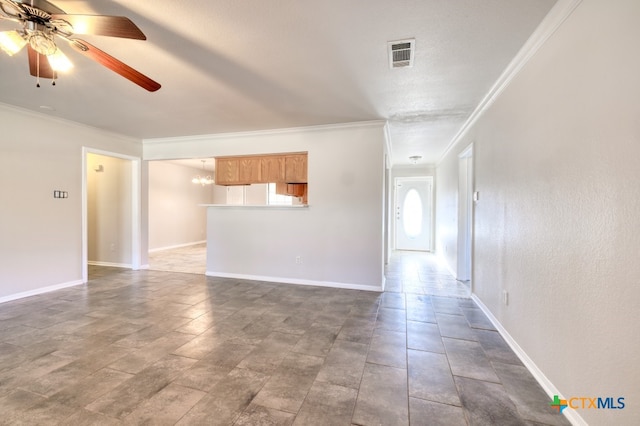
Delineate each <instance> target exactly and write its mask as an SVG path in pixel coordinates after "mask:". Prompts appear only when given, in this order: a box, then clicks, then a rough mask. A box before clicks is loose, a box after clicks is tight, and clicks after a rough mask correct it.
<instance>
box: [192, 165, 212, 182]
mask: <svg viewBox="0 0 640 426" xmlns="http://www.w3.org/2000/svg"><path fill="white" fill-rule="evenodd" d="M200 161H202V176H200V175H195V176H194V177H193V179H191V182H192V183H195V184H200V185H202V186H205V185H211V184H212V183H213V179H212V178H211V175H206V176H205V174H206V170H205V169H204V163H205V162H206V161H207V160H200Z"/></svg>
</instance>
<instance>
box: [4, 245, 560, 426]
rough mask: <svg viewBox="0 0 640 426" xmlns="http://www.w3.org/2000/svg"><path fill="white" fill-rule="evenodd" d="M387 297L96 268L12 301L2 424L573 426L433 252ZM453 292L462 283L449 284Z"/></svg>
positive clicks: (393, 278)
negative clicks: (84, 278)
mask: <svg viewBox="0 0 640 426" xmlns="http://www.w3.org/2000/svg"><path fill="white" fill-rule="evenodd" d="M387 276H388V290H387V291H386V292H384V293H382V294H379V293H373V292H362V291H354V290H341V289H333V288H321V287H310V286H294V285H283V284H275V283H267V282H257V281H242V280H234V279H221V278H211V277H206V276H204V275H197V274H184V273H170V272H157V271H130V270H121V269H114V268H105V267H92V268H91V280H90V282H89V283H88V285H86V286H78V287H72V288H68V289H64V290H59V291H56V292H52V293H47V294H43V295H40V296H35V297H31V298H28V299H22V300H18V301H14V302H9V303H5V304H2V305H0V348H1V350H0V411H1V412H2V413H3V415H2V419H0V423H1V424H16V423H29V424H47V425H50V424H65V425H66V424H73V425H82V424H87V425H88V424H91V425H94V424H105V425H116V424H142V423H144V422H147V421H156V422H161V423H162V424H180V425H192V424H208V425H209V424H220V425H257V424H274V425H289V424H295V425H305V426H307V425H322V426H325V425H377V424H385V425H394V426H395V425H408V424H411V425H438V424H442V425H466V424H472V425H495V424H522V425H525V424H549V425H563V424H568V422H567V421H566V419H565V418H564V416H561V415H558V414H557V413H556V412H555V411H553V409H551V407H550V406H549V401H550V399H549V398H548V397H547V395H546V394H545V393H544V392H543V391H542V389H541V388H540V386H539V385H538V384H537V383H536V382H535V380H534V379H533V378H532V377H531V375H530V374H529V372H528V371H527V370H526V368H525V367H524V366H523V365H522V364H521V362H520V361H519V360H518V358H517V357H516V356H515V355H514V353H513V352H512V351H511V350H510V349H509V347H508V346H507V345H506V344H505V342H504V341H503V340H502V338H501V337H500V336H499V335H498V333H497V332H496V331H495V330H494V328H493V326H492V325H491V323H490V322H489V321H488V320H487V318H486V317H485V316H484V315H483V313H482V312H481V311H480V310H479V309H478V308H477V307H476V306H475V304H474V302H473V301H472V300H471V299H469V298H457V297H446V296H443V295H434V294H428V293H429V292H434V293H437V292H440V294H444V293H443V292H444V291H445V290H446V287H447V285H451V286H452V287H451V288H452V291H453V292H454V293H455V294H457V292H458V291H461V290H463V289H461V288H459V286H464V285H463V284H460V283H455V280H452V279H451V278H450V277H448V276H447V275H446V273H445V272H444V271H442V270H441V269H439V268H438V266H437V263H435V259H433V258H430V257H429V256H428V255H425V254H421V253H396V254H394V256H393V260H392V262H391V263H390V265H389V267H388V268H387ZM452 281H453V282H452Z"/></svg>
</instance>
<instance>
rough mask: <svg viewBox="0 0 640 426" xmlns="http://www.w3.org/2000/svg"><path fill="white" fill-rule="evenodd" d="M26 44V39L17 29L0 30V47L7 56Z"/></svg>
mask: <svg viewBox="0 0 640 426" xmlns="http://www.w3.org/2000/svg"><path fill="white" fill-rule="evenodd" d="M26 44H27V41H26V40H25V39H24V37H23V36H22V34H20V33H19V32H17V31H2V32H0V48H2V50H3V51H4V52H6V54H7V55H9V56H13V55H15V54H16V53H18V52H19V51H20V49H22V48H23V47H24V46H25V45H26Z"/></svg>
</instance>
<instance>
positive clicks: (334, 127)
mask: <svg viewBox="0 0 640 426" xmlns="http://www.w3.org/2000/svg"><path fill="white" fill-rule="evenodd" d="M385 124H386V121H385V120H373V121H356V122H352V123H340V124H322V125H318V126H306V127H289V128H284V129H270V130H255V131H250V132H230V133H213V134H208V135H193V136H177V137H170V138H151V139H143V140H142V143H143V144H144V145H155V144H163V143H177V142H199V141H212V140H218V139H234V138H244V137H256V136H266V135H282V134H288V133H300V132H318V131H327V130H342V129H354V128H367V127H380V128H383V127H384V126H385Z"/></svg>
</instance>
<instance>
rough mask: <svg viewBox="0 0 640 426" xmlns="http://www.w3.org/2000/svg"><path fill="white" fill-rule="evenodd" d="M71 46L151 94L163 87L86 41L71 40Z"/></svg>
mask: <svg viewBox="0 0 640 426" xmlns="http://www.w3.org/2000/svg"><path fill="white" fill-rule="evenodd" d="M69 44H71V46H72V47H73V48H74V49H76V50H77V51H78V52H80V53H82V54H83V55H85V56H87V57H88V58H89V59H93V60H94V61H96V62H98V63H99V64H101V65H103V66H105V67H107V68H109V69H110V70H111V71H113V72H116V73H118V74H120V75H121V76H123V77H124V78H126V79H128V80H130V81H132V82H133V83H135V84H137V85H138V86H140V87H142V88H143V89H146V90H148V91H150V92H155V91H156V90H158V89H159V88H160V87H161V86H160V83H157V82H155V81H153V80H152V79H150V78H149V77H147V76H145V75H144V74H142V73H140V72H139V71H136V70H134V69H133V68H131V67H130V66H129V65H127V64H125V63H124V62H122V61H119V60H118V59H116V58H114V57H113V56H111V55H109V54H107V53H105V52H103V51H102V50H100V49H98V48H97V47H95V46H93V45H91V44H89V43H87V42H86V41H84V40H78V39H72V40H69Z"/></svg>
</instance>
